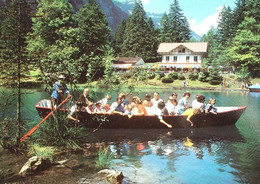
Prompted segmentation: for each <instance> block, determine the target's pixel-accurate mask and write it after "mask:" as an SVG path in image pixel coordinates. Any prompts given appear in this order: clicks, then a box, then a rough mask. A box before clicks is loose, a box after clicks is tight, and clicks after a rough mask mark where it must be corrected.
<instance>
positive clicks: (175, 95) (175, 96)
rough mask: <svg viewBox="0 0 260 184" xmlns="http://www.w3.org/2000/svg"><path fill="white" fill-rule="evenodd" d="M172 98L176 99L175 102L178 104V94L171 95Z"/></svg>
mask: <svg viewBox="0 0 260 184" xmlns="http://www.w3.org/2000/svg"><path fill="white" fill-rule="evenodd" d="M172 98H173V99H176V100H177V102H178V99H177V98H178V94H177V93H172Z"/></svg>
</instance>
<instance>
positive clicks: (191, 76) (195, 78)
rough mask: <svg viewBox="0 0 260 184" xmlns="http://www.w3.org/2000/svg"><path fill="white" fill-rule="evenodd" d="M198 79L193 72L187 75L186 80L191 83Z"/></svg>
mask: <svg viewBox="0 0 260 184" xmlns="http://www.w3.org/2000/svg"><path fill="white" fill-rule="evenodd" d="M198 77H199V74H198V73H197V72H194V71H192V72H190V73H189V75H188V78H189V79H190V80H192V81H195V80H197V79H198Z"/></svg>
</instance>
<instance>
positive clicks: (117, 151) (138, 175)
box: [23, 89, 260, 184]
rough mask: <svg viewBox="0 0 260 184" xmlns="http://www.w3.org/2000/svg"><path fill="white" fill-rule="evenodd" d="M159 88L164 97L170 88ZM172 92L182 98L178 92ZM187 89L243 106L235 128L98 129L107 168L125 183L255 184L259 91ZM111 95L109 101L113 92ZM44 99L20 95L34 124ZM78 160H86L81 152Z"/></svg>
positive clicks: (259, 147)
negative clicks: (119, 173) (110, 155)
mask: <svg viewBox="0 0 260 184" xmlns="http://www.w3.org/2000/svg"><path fill="white" fill-rule="evenodd" d="M159 92H160V94H161V97H162V98H163V99H164V100H166V99H167V97H168V96H169V95H170V94H171V93H172V92H173V91H172V90H171V89H169V90H165V91H159ZM174 92H177V93H178V95H179V96H178V98H181V94H182V93H183V91H174ZM190 92H191V93H192V96H191V100H190V103H191V102H192V100H193V99H194V97H195V95H196V94H204V95H205V96H206V98H207V99H209V98H210V97H214V98H216V100H217V103H216V106H244V105H246V106H247V109H246V112H245V113H244V114H243V115H242V116H241V117H240V119H239V120H238V122H237V123H236V125H235V126H227V127H214V128H199V129H186V130H184V129H175V130H100V131H99V132H97V133H96V134H95V135H94V136H95V137H94V138H95V140H98V141H99V142H106V144H108V145H110V146H109V149H110V150H111V151H112V153H113V154H114V155H115V159H113V160H112V162H111V168H114V169H117V170H120V171H122V172H123V174H124V176H125V179H124V183H138V184H147V183H148V184H149V183H151V184H157V183H158V184H159V183H160V184H164V183H165V184H171V183H173V184H174V183H181V184H182V183H183V184H186V183H188V184H189V183H192V184H202V183H218V184H219V183H223V184H230V183H252V184H254V183H259V181H260V175H259V173H260V156H259V153H260V113H259V112H260V111H259V109H260V93H248V92H231V91H217V92H215V91H190ZM105 93H106V91H102V92H95V94H96V96H95V97H94V98H95V99H96V100H98V99H101V98H103V96H104V94H105ZM149 93H150V94H152V91H150V92H149ZM93 94H94V93H93ZM110 94H111V95H112V100H111V102H112V101H114V100H115V98H116V95H117V93H110ZM133 95H138V96H140V97H143V96H144V95H145V92H140V91H139V92H133ZM47 97H48V94H46V93H44V92H42V91H41V89H37V90H34V91H33V93H30V94H27V95H24V96H23V100H24V109H23V110H24V112H26V113H23V114H24V115H25V116H24V118H26V119H34V120H35V121H36V122H37V121H38V120H39V118H38V117H37V112H36V110H35V109H34V104H35V103H36V102H37V101H39V100H40V99H41V98H47ZM223 121H225V120H223ZM79 158H80V156H79ZM80 159H86V158H85V157H84V156H83V155H82V157H81V158H80ZM84 172H87V170H86V171H84ZM84 172H80V174H79V175H77V174H76V173H74V174H73V178H74V179H73V181H74V183H78V182H79V181H80V178H82V177H83V176H82V173H84ZM75 174H76V175H75ZM56 182H58V183H66V179H65V178H64V180H63V179H62V177H59V181H56ZM70 182H71V181H70ZM46 183H47V182H46ZM50 183H51V179H50Z"/></svg>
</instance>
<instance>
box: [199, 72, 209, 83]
mask: <svg viewBox="0 0 260 184" xmlns="http://www.w3.org/2000/svg"><path fill="white" fill-rule="evenodd" d="M207 77H208V72H206V71H205V70H203V71H201V72H200V73H199V77H198V80H199V81H201V82H207Z"/></svg>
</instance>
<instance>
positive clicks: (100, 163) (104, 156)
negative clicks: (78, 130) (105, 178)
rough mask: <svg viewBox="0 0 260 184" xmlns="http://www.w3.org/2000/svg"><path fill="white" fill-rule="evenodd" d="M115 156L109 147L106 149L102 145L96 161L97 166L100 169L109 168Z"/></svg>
mask: <svg viewBox="0 0 260 184" xmlns="http://www.w3.org/2000/svg"><path fill="white" fill-rule="evenodd" d="M113 158H114V155H113V153H111V152H109V151H108V149H106V150H104V149H103V148H102V147H100V148H99V151H98V160H97V161H96V167H97V168H99V169H105V168H108V167H109V165H110V162H111V160H112V159H113Z"/></svg>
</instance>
